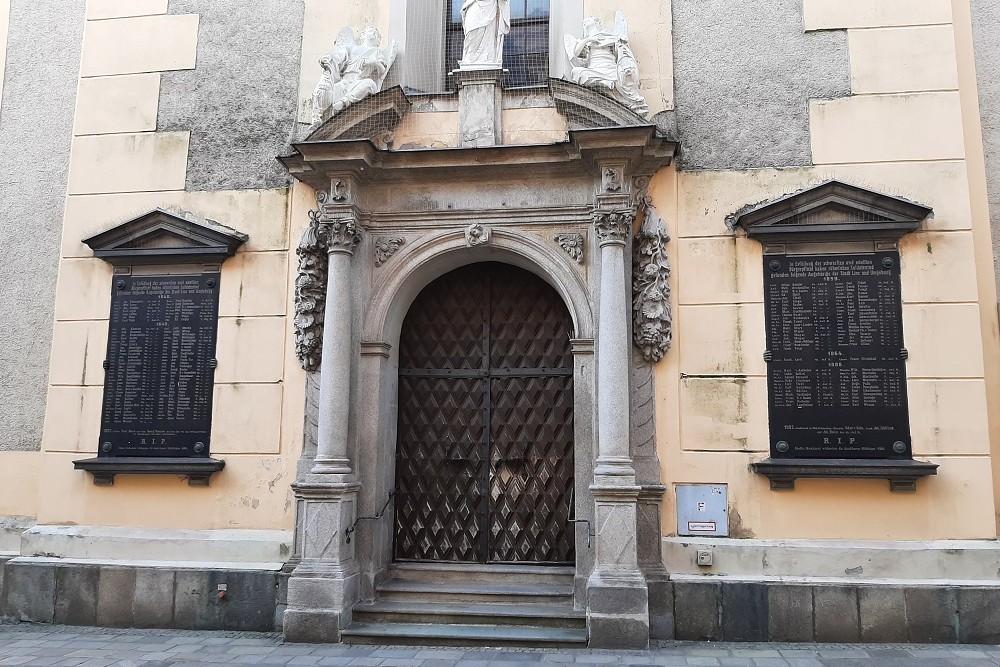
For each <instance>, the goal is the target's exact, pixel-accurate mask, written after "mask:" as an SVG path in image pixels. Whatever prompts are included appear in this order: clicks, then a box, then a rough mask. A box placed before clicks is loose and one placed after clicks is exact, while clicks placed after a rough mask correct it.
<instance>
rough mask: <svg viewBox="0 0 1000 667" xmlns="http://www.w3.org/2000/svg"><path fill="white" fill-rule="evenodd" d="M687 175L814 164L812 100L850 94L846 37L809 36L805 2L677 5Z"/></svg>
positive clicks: (686, 1) (683, 0) (677, 68)
mask: <svg viewBox="0 0 1000 667" xmlns="http://www.w3.org/2000/svg"><path fill="white" fill-rule="evenodd" d="M673 13H674V81H675V83H674V86H675V96H676V106H677V114H676V115H677V127H678V131H679V133H680V140H681V154H680V158H679V160H678V166H679V167H680V168H682V169H714V170H723V169H754V168H761V167H788V166H802V165H809V164H811V163H812V152H811V149H810V143H809V100H810V99H817V98H836V97H844V96H846V95H849V94H850V92H851V77H850V57H849V55H848V50H847V33H846V31H832V32H812V33H804V32H803V28H802V26H803V18H802V0H673Z"/></svg>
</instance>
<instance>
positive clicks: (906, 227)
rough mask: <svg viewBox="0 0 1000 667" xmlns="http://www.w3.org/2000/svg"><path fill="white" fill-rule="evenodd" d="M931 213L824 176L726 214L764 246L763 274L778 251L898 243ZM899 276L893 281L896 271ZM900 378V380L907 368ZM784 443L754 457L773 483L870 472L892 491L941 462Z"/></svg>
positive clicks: (867, 248) (863, 248)
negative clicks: (815, 450)
mask: <svg viewBox="0 0 1000 667" xmlns="http://www.w3.org/2000/svg"><path fill="white" fill-rule="evenodd" d="M932 213H933V211H932V210H931V209H930V208H928V207H926V206H923V205H920V204H917V203H914V202H911V201H907V200H905V199H901V198H899V197H892V196H889V195H885V194H881V193H878V192H874V191H871V190H867V189H865V188H860V187H857V186H854V185H849V184H847V183H843V182H840V181H826V182H824V183H821V184H819V185H817V186H814V187H810V188H807V189H804V190H801V191H799V192H796V193H793V194H791V195H788V196H785V197H781V198H779V199H777V200H774V201H770V202H765V203H763V204H755V205H751V206H747V207H744V208H743V209H741V210H740V211H737V212H736V213H734V214H733V215H731V216H729V217H728V218H727V219H726V222H727V224H728V225H729V226H730V228H732V229H734V230H735V229H736V228H742V229H743V231H744V232H745V233H746V235H747V236H748V237H749V238H753V239H757V240H758V241H760V242H761V244H762V245H763V246H764V248H763V249H764V253H763V254H764V262H765V276H766V275H767V271H766V269H767V264H768V262H769V261H770V260H772V259H774V258H775V256H778V257H780V256H795V255H799V256H821V255H836V254H845V255H846V254H848V253H857V254H868V253H871V254H873V255H874V253H876V252H883V253H884V252H886V251H897V250H898V241H899V239H900V238H902V237H903V236H904V235H905V234H908V233H910V232H913V231H916V230H917V229H919V228H920V225H921V223H922V222H923V221H924V220H925V219H926V218H927V217H928V216H930V215H931V214H932ZM897 260H898V256H897ZM775 264H777V262H775ZM896 280H897V283H898V276H897V278H896ZM764 354H765V359H766V360H767V361H768V366H769V369H768V371H769V386H768V408H769V411H770V409H771V402H772V399H773V397H772V396H771V386H770V374H771V371H772V368H771V363H772V353H771V352H770V351H765V353H764ZM900 355H901V358H902V359H905V358H906V355H907V353H906V350H905V348H902V347H901V349H900ZM903 380H904V382H903V384H904V386H905V372H904V378H903ZM907 425H908V417H907ZM907 428H908V427H907ZM772 440H773V437H772ZM895 444H896V445H900V444H902V443H899V442H897V443H895ZM781 445H784V449H783V450H782V449H780V446H781ZM782 451H784V452H788V451H789V443H788V442H779V443H777V444H776V443H775V442H771V456H770V458H768V459H766V460H763V461H758V462H755V463H752V464H751V468H752V470H753V471H754V472H755V473H757V474H760V475H764V476H766V477H767V478H768V479H769V480H770V484H771V489H772V490H791V489H794V488H795V480H796V479H798V478H854V479H858V478H861V479H872V478H874V479H885V480H887V481H888V482H889V489H890V490H891V491H894V492H899V491H908V492H913V491H916V483H917V480H918V479H920V478H921V477H926V476H928V475H936V474H937V469H938V466H937V465H936V464H933V463H930V462H927V461H916V460H913V459H912V457H910V455H909V449H908V447H907V449H906V456H904V457H891V458H890V457H887V456H881V457H877V458H860V457H855V458H819V457H816V458H803V457H796V456H794V455H792V456H789V455H788V454H786V455H784V456H782V455H781V454H780V452H782ZM897 451H898V450H897Z"/></svg>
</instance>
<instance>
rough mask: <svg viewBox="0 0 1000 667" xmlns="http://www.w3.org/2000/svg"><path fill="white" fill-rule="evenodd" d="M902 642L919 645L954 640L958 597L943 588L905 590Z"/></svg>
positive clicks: (956, 625)
mask: <svg viewBox="0 0 1000 667" xmlns="http://www.w3.org/2000/svg"><path fill="white" fill-rule="evenodd" d="M904 597H905V600H906V639H907V641H910V642H917V643H922V644H951V643H954V642H955V641H957V640H958V594H957V591H955V590H954V589H947V588H907V589H906V591H905V593H904Z"/></svg>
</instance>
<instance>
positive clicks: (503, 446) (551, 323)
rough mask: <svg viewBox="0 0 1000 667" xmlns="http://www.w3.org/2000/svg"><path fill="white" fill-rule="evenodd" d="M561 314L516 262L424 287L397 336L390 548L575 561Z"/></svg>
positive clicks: (543, 286)
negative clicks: (393, 505) (392, 540)
mask: <svg viewBox="0 0 1000 667" xmlns="http://www.w3.org/2000/svg"><path fill="white" fill-rule="evenodd" d="M571 333H572V322H571V320H570V317H569V313H568V312H567V311H566V307H565V306H564V305H563V302H562V300H561V299H560V297H559V295H558V294H557V293H556V292H555V290H553V289H552V288H551V287H550V286H549V285H548V284H547V283H545V282H544V281H543V280H541V279H540V278H538V277H537V276H535V275H534V274H532V273H529V272H527V271H524V270H523V269H519V268H516V267H512V266H508V265H504V264H495V263H485V264H473V265H470V266H466V267H463V268H461V269H457V270H455V271H452V272H451V273H448V274H446V275H444V276H442V277H441V278H439V279H437V280H435V281H434V282H432V283H431V284H430V285H428V286H427V287H426V288H425V289H424V290H423V291H422V292H421V293H420V295H419V296H418V297H417V298H416V299H415V300H414V302H413V305H412V306H411V307H410V311H409V313H408V314H407V316H406V320H405V321H404V323H403V328H402V331H401V333H400V343H399V359H400V371H399V375H400V378H399V423H398V435H397V446H396V490H397V499H396V517H395V521H396V531H395V558H396V559H397V560H418V561H453V562H481V563H486V562H536V563H571V562H573V561H574V558H575V554H574V534H575V531H574V530H573V525H572V524H568V523H567V521H568V519H569V515H570V502H571V500H572V497H573V384H572V383H573V363H572V356H571V354H570V349H569V339H570V336H571Z"/></svg>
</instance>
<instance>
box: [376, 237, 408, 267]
mask: <svg viewBox="0 0 1000 667" xmlns="http://www.w3.org/2000/svg"><path fill="white" fill-rule="evenodd" d="M373 242H374V245H375V266H382V265H383V264H385V262H386V260H387V259H389V258H390V257H392V256H393V255H395V254H396V251H397V250H399V249H400V248H401V247H402V246H403V244H404V243H406V239H404V238H403V237H402V236H376V237H375V239H374V240H373Z"/></svg>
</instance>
